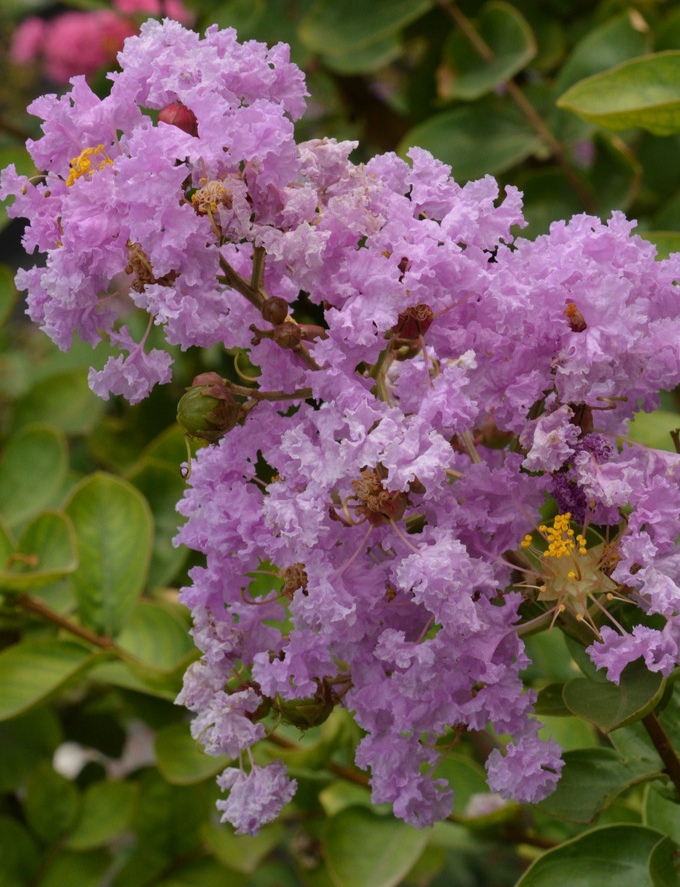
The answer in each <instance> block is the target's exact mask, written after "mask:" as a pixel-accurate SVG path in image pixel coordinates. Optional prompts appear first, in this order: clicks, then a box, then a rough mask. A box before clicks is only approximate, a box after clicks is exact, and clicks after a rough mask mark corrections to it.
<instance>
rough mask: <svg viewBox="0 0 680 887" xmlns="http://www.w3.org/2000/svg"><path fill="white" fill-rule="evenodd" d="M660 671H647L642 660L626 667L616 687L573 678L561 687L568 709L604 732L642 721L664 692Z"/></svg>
mask: <svg viewBox="0 0 680 887" xmlns="http://www.w3.org/2000/svg"><path fill="white" fill-rule="evenodd" d="M664 686H665V681H664V678H663V676H662V675H661V674H659V672H652V671H649V669H648V668H647V666H646V665H645V663H644V661H643V660H642V659H636V660H635V662H631V663H630V664H629V665H627V666H626V667H625V668H624V670H623V672H622V673H621V680H620V682H619V684H618V685H616V684H612V683H610V682H609V681H607V682H606V683H601V682H597V681H590V680H588V679H587V678H575V679H574V680H573V681H569V683H568V684H566V686H565V688H564V694H563V695H564V701H565V704H566V705H567V708H568V709H569V710H570V711H571V712H572V713H573V714H575V715H577V716H578V717H580V718H584V719H585V720H587V721H590V722H591V723H592V724H595V726H596V727H597V728H598V729H599V730H601V731H602V732H603V733H610V732H611V731H612V730H616V728H617V727H625V726H626V725H627V724H632V723H634V722H635V721H639V720H641V719H642V718H643V717H644V716H645V715H647V714H649V712H650V711H652V710H653V709H654V708H655V707H656V705H657V703H658V702H659V700H660V699H661V697H662V695H663V692H664Z"/></svg>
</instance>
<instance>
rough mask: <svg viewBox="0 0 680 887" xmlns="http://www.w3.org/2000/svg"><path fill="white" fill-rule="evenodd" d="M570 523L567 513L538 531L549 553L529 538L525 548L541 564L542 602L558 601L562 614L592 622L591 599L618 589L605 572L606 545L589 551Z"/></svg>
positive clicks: (539, 576)
mask: <svg viewBox="0 0 680 887" xmlns="http://www.w3.org/2000/svg"><path fill="white" fill-rule="evenodd" d="M570 522H571V514H570V513H569V512H566V513H565V514H558V515H557V516H556V517H555V519H554V520H553V523H552V526H547V525H546V524H542V525H541V526H540V527H539V528H538V529H539V532H540V533H541V535H542V536H543V538H544V539H545V541H546V543H547V548H546V549H545V551H540V550H538V549H536V548H535V547H534V545H533V540H532V537H531V535H529V534H527V535H526V536H525V537H524V539H523V540H522V542H521V547H522V548H524V549H530V553H531V555H532V561H533V562H535V563H537V567H538V569H537V570H536V571H535V575H536V578H537V579H538V581H539V583H540V585H539V586H538V600H540V601H555V602H556V605H557V610H558V611H559V612H564V610H569V611H571V612H572V613H573V614H574V615H575V616H576V618H577V619H579V620H582V619H586V621H590V620H589V618H588V603H589V599H590V600H592V599H593V598H594V596H595V595H596V594H605V595H611V594H614V592H616V590H617V585H616V583H615V582H614V581H613V580H612V579H610V577H609V576H608V575H607V574H606V573H605V572H604V569H603V567H605V566H606V564H605V561H606V558H605V554H606V545H605V543H604V542H601V543H599V544H596V545H591V547H590V548H589V547H588V545H587V543H586V538H585V536H584V535H583V534H582V533H577V532H576V531H575V530H574V529H572V527H571V525H570ZM530 572H534V571H533V570H532V571H530ZM534 587H536V586H534Z"/></svg>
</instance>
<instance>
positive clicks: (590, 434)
mask: <svg viewBox="0 0 680 887" xmlns="http://www.w3.org/2000/svg"><path fill="white" fill-rule="evenodd" d="M119 62H120V67H121V71H120V73H116V74H112V75H110V77H111V79H112V81H113V83H112V88H111V91H110V94H109V95H108V96H107V97H106V98H104V99H100V98H98V97H97V96H96V95H95V94H94V93H93V92H92V91H91V90H90V88H89V87H88V86H87V84H86V82H85V80H84V79H82V78H74V79H73V80H72V86H71V90H70V92H68V93H66V95H64V96H61V97H59V98H58V97H56V96H44V97H43V98H41V99H38V100H37V101H36V102H34V103H33V105H32V106H31V108H30V110H31V112H32V113H34V114H36V115H38V116H39V117H41V118H42V119H43V121H44V123H43V133H44V134H43V136H42V138H40V139H38V140H37V141H34V142H29V145H28V148H29V151H30V153H31V156H32V157H33V160H34V162H35V164H36V166H37V167H38V168H39V169H41V170H43V171H44V176H42V177H41V178H40V180H39V181H38V182H37V183H34V182H33V181H29V179H27V178H26V177H25V176H20V175H18V174H17V173H16V170H15V169H14V168H13V167H12V166H10V167H8V168H7V169H6V170H4V171H3V174H2V178H1V180H0V196H2V197H3V198H7V197H9V196H13V197H14V203H13V205H12V206H11V207H10V209H9V212H10V215H14V216H25V217H26V218H27V219H28V220H29V224H28V227H27V229H26V233H25V235H24V245H25V247H26V250H27V251H28V252H29V253H30V252H35V251H37V252H39V253H41V254H43V255H44V262H42V263H41V264H40V265H36V266H35V267H34V268H32V269H29V270H27V271H21V272H19V275H18V278H17V283H18V285H19V286H20V287H21V288H23V289H25V290H27V293H28V313H29V315H30V317H31V318H32V319H33V320H34V321H35V322H37V323H39V324H40V325H41V326H42V327H43V328H44V329H45V331H46V332H47V333H48V334H49V335H50V336H51V337H52V338H53V339H54V341H55V342H56V343H57V344H58V345H59V346H60V347H61V348H68V347H69V345H70V343H71V340H72V337H73V335H78V336H79V337H80V338H82V339H84V340H85V341H88V342H90V343H92V345H96V344H97V343H99V342H100V341H102V340H103V339H104V340H109V342H110V343H111V344H112V345H114V346H116V347H117V348H118V349H119V351H120V352H121V354H120V356H118V357H115V358H112V359H110V360H109V362H108V363H107V364H106V366H105V367H104V369H103V370H101V371H98V372H97V371H94V370H93V371H92V372H91V375H90V384H91V386H92V387H93V389H94V390H95V391H96V392H97V393H99V394H100V395H102V396H103V397H108V396H109V394H110V393H114V394H123V395H124V396H125V397H127V398H128V399H129V400H130V401H131V402H133V403H134V402H137V401H139V400H141V399H142V398H144V397H145V396H146V395H147V394H148V393H149V391H150V389H151V388H152V387H153V385H155V384H156V383H157V382H166V381H167V380H168V379H169V378H170V375H171V364H172V361H171V358H170V355H169V354H168V352H166V351H165V350H163V349H160V348H158V349H152V350H147V347H146V338H147V336H146V335H145V336H144V337H143V338H142V340H141V341H139V342H138V341H135V340H133V338H132V335H131V333H130V330H129V329H128V326H127V325H126V323H125V318H126V315H127V314H128V313H130V312H131V311H133V310H135V309H136V310H138V311H142V312H145V313H146V315H147V316H148V327H147V335H148V331H149V330H150V329H151V327H152V326H153V325H156V326H157V327H160V328H162V330H163V332H164V335H165V338H166V340H167V342H168V343H169V344H171V345H179V346H181V347H182V348H188V347H190V346H201V347H210V346H214V345H221V346H223V347H224V348H228V349H243V350H245V351H247V352H248V356H249V359H250V361H251V363H252V364H254V365H256V366H257V367H259V370H260V374H259V376H258V377H257V382H256V384H255V381H253V382H252V383H250V384H241V381H232V380H230V379H221V378H220V377H219V376H217V374H215V373H207V374H203V375H202V376H200V377H197V379H196V380H195V384H194V386H193V387H192V388H191V389H190V391H189V392H188V393H187V395H186V396H185V398H183V402H182V404H180V411H179V418H180V421H181V422H182V424H183V425H184V427H185V429H186V430H187V432H188V433H189V434H191V435H192V436H194V437H196V438H198V439H202V440H203V441H204V442H206V443H209V444H211V445H210V446H204V447H202V448H200V449H199V451H198V454H197V456H196V458H195V460H194V463H193V465H192V469H191V476H190V480H189V483H188V486H187V490H186V493H185V496H184V498H183V499H182V501H181V502H180V504H179V511H180V512H181V514H182V515H184V516H185V517H186V522H185V523H184V525H183V526H182V528H181V530H180V532H179V536H178V541H179V542H181V543H183V544H185V545H187V546H189V547H191V548H193V549H196V550H197V551H200V552H202V553H203V554H204V555H205V556H206V566H205V567H202V568H195V569H194V570H193V572H192V577H191V578H192V585H191V586H190V587H188V588H185V589H184V590H183V591H182V600H183V601H184V603H185V604H186V606H187V607H189V608H190V609H191V611H192V614H193V620H194V627H193V637H194V640H195V642H196V644H197V645H198V647H199V648H200V649H201V651H202V657H201V659H200V660H199V661H197V662H195V663H194V664H193V665H191V666H190V668H189V670H188V672H187V674H186V678H185V684H184V689H183V690H182V693H181V694H180V697H179V701H180V702H181V703H183V704H184V705H185V706H187V707H188V708H189V709H190V710H191V711H193V712H195V719H194V721H193V727H192V729H193V733H194V735H195V737H196V738H197V739H199V740H200V742H201V743H202V744H203V745H204V747H205V748H206V750H207V751H208V753H210V754H214V755H220V754H225V755H228V756H229V757H230V758H232V759H233V760H234V761H235V762H236V764H235V766H230V767H228V768H227V769H226V770H225V771H224V773H223V774H222V775H221V776H220V777H219V779H218V782H219V785H220V787H221V788H222V789H223V790H224V791H225V792H229V794H228V797H227V799H226V800H224V801H221V802H220V804H219V806H220V809H221V810H222V812H223V816H224V818H225V819H226V820H228V821H229V822H231V823H233V824H234V825H235V826H236V829H237V832H238V833H241V834H253V833H255V832H256V831H257V830H258V829H259V828H260V827H261V826H262V824H264V823H266V822H269V821H271V820H272V819H274V818H275V817H276V816H277V815H278V813H279V812H280V810H281V808H282V806H283V805H284V804H286V803H287V802H288V801H290V799H291V798H292V797H293V794H294V789H295V784H294V781H291V780H290V779H289V777H288V775H287V773H286V770H285V767H284V765H283V764H282V763H281V762H280V761H278V760H273V761H272V760H271V759H267V758H263V757H262V756H260V755H259V753H258V750H257V749H256V750H255V751H252V749H253V747H254V746H255V745H256V744H257V743H258V742H259V741H260V740H262V739H263V738H265V737H266V735H267V733H268V732H271V731H272V730H274V729H275V728H276V726H277V724H278V723H280V722H281V721H283V722H285V723H289V724H293V725H295V726H297V727H300V728H301V729H304V728H307V727H311V726H314V725H317V724H320V723H322V722H323V720H324V719H325V718H327V717H328V716H329V715H330V713H331V712H332V710H333V709H334V708H335V707H336V706H338V705H342V706H344V707H345V708H346V709H348V710H349V711H350V712H352V713H353V716H354V718H355V720H356V723H357V724H358V725H359V727H360V728H361V731H362V738H361V741H360V743H359V746H358V748H357V751H356V763H357V765H358V766H360V767H363V768H366V769H368V770H370V774H371V787H372V797H373V800H374V801H375V802H376V803H378V802H389V803H391V804H392V805H393V809H394V812H395V814H396V815H397V816H399V817H402V818H403V819H404V820H405V821H407V822H408V823H411V824H413V825H415V826H418V827H422V826H427V825H430V824H431V823H433V822H434V821H436V820H438V819H442V818H445V817H446V816H448V815H449V814H450V812H451V810H452V788H451V787H450V786H449V785H448V783H447V782H446V781H445V780H444V779H443V778H439V777H437V774H436V772H435V771H436V767H437V764H438V762H439V760H440V751H439V749H440V748H444V749H445V748H447V747H448V746H449V745H450V744H452V743H453V742H455V741H456V739H457V737H458V736H459V735H460V734H462V733H464V732H465V731H477V730H487V729H489V728H490V729H491V730H492V731H493V735H494V737H496V739H495V741H496V748H495V749H494V750H493V751H492V752H491V754H490V755H489V757H488V760H487V772H488V781H489V785H490V788H491V789H492V791H494V792H497V793H498V794H500V795H501V796H502V797H503V798H512V799H515V800H518V801H522V802H537V801H539V800H541V799H543V798H545V797H546V796H547V795H548V794H549V793H550V792H551V791H553V789H554V788H555V786H556V784H557V782H558V780H559V776H560V770H561V767H562V762H561V759H560V750H559V748H558V747H557V745H556V743H555V742H554V741H552V740H544V739H542V738H540V737H539V734H538V731H539V729H540V726H541V725H540V722H539V721H538V720H537V719H536V717H535V716H534V715H533V706H534V702H535V693H534V692H533V691H531V690H527V689H525V687H524V684H523V681H522V674H521V673H522V670H523V669H525V668H526V666H527V665H528V662H529V660H528V656H527V653H526V651H525V647H524V643H523V640H522V634H523V628H524V627H525V624H526V621H527V618H528V617H527V616H526V615H523V610H522V607H523V606H524V604H525V603H526V602H532V605H533V607H534V608H538V609H539V611H542V612H543V615H542V616H541V617H539V623H538V627H540V626H541V625H542V626H543V627H546V628H548V627H550V626H552V625H558V626H561V627H565V628H567V629H569V630H570V631H571V632H572V633H579V632H580V633H581V636H582V637H583V636H585V637H586V638H587V640H586V641H585V642H584V643H585V644H586V645H588V646H589V651H590V654H591V656H592V658H593V661H594V662H595V663H596V664H597V665H598V666H601V667H602V668H605V669H606V671H607V674H608V677H609V679H610V680H613V681H618V680H619V677H620V674H621V671H622V670H623V668H624V667H625V666H626V665H627V664H628V663H629V662H631V661H633V660H634V659H636V658H638V657H639V656H644V659H645V662H646V664H647V666H648V668H650V669H652V670H657V671H660V672H662V673H663V674H668V673H669V672H670V670H671V669H672V668H673V667H674V666H675V665H676V664H677V663H678V662H679V661H680V654H679V649H678V648H679V646H680V621H679V614H680V587H679V584H680V551H679V550H678V546H677V543H676V539H677V537H678V533H679V531H680V525H679V523H678V515H679V514H680V483H679V480H680V457H677V456H674V455H671V454H669V453H659V452H656V451H650V450H647V449H645V448H643V447H640V446H638V445H636V444H633V443H630V442H628V441H627V440H626V431H627V423H628V420H629V419H630V418H631V417H632V416H633V415H634V413H635V412H636V411H638V410H651V409H653V408H654V407H655V406H656V404H657V392H658V391H659V390H660V389H669V388H672V387H674V386H675V385H677V384H678V383H679V382H680V298H679V293H678V288H677V283H676V281H677V280H678V279H679V277H680V259H678V257H677V256H675V257H671V258H670V259H668V260H666V261H655V252H654V248H653V247H652V246H651V245H650V244H648V243H646V242H645V241H643V240H642V239H640V238H639V237H637V236H635V235H633V234H632V227H633V225H632V223H631V222H629V221H627V220H626V219H625V217H624V216H623V215H622V214H620V213H614V214H613V215H612V217H611V218H610V219H609V220H608V221H607V222H602V221H601V220H600V219H598V218H594V217H591V216H587V215H581V216H577V217H575V218H574V219H572V220H571V221H568V222H556V223H555V224H554V225H553V226H552V227H551V229H550V233H549V234H547V235H545V236H542V237H539V238H537V240H536V241H535V242H530V241H528V240H523V239H521V238H517V239H515V238H514V236H513V233H512V232H513V231H514V230H518V229H521V227H522V226H523V225H524V224H525V223H524V220H523V217H522V208H521V195H520V194H519V192H518V191H517V190H516V189H514V188H512V187H508V188H506V189H505V193H504V194H503V195H499V190H498V186H497V183H496V182H495V181H494V180H493V179H492V178H491V177H490V176H487V177H485V178H484V179H482V180H480V181H476V182H470V183H468V184H466V185H465V186H464V187H461V186H460V185H459V184H457V183H456V182H455V181H454V180H453V179H452V178H451V174H450V173H451V171H450V169H449V168H448V167H446V166H445V165H443V164H442V163H440V162H438V161H437V160H435V159H434V158H433V157H432V156H431V155H430V154H428V153H427V152H426V151H423V150H420V149H416V148H414V149H412V150H411V151H410V152H409V154H408V160H404V159H400V158H399V157H397V156H396V155H394V154H386V155H383V156H379V157H376V158H374V159H373V160H371V161H370V162H368V163H366V164H360V165H355V164H354V163H353V162H352V161H351V160H350V154H351V152H352V150H353V148H354V147H355V144H354V143H352V142H340V143H338V142H336V141H334V140H331V139H322V140H314V141H311V142H303V143H297V142H296V140H295V134H294V126H293V124H294V121H295V120H296V119H298V118H299V117H300V116H301V115H302V113H303V111H304V108H305V94H306V93H305V84H304V79H303V77H302V74H301V72H300V71H299V69H298V68H297V67H296V66H295V65H293V64H291V62H290V61H289V55H288V48H287V47H286V46H284V45H277V46H275V47H273V48H271V49H269V48H267V47H266V46H265V45H263V44H260V43H255V42H248V43H245V44H239V43H238V42H237V40H236V35H235V33H234V31H233V30H225V31H219V30H218V29H217V28H216V27H212V28H210V29H208V31H207V32H206V34H205V36H204V37H203V38H201V37H199V35H197V34H195V33H192V32H191V31H188V30H186V29H184V28H183V27H182V26H181V25H180V24H178V23H177V22H172V21H165V22H163V23H162V24H160V23H157V22H153V21H151V22H148V23H147V24H146V25H144V26H143V28H142V30H141V33H140V35H139V36H135V37H131V38H129V39H128V40H127V41H126V44H125V47H124V49H123V51H122V52H121V53H120V55H119ZM236 378H237V377H236V376H234V379H236ZM546 515H550V517H549V518H548V517H546ZM263 572H264V573H267V574H268V575H269V584H268V585H267V586H266V587H267V588H268V589H269V590H267V591H262V588H263V586H262V583H261V582H259V584H258V583H257V582H255V580H254V577H255V578H256V579H258V578H259V579H260V580H261V579H262V577H261V574H262V573H263ZM622 606H623V607H625V608H627V609H626V612H627V613H630V612H634V613H636V614H637V616H636V617H633V618H632V619H631V617H630V616H629V617H628V620H629V623H631V624H633V625H634V628H633V629H632V630H627V629H625V628H624V627H623V626H622V625H621V623H620V621H619V620H618V619H617V618H616V615H615V614H616V613H617V612H619V610H620V608H621V607H622ZM617 608H618V609H617ZM648 615H654V616H655V618H656V619H657V622H656V623H655V624H656V625H658V617H659V616H660V617H662V620H661V621H662V622H663V625H664V627H663V628H658V627H657V628H651V627H649V626H648V625H647V624H645V619H646V618H647V616H648ZM536 627H537V625H534V626H533V628H536ZM503 737H505V739H503ZM507 737H509V738H507ZM438 741H439V742H440V744H439V745H438V744H437V743H438ZM268 760H269V763H267V761H268ZM453 788H454V789H455V786H454V787H453Z"/></svg>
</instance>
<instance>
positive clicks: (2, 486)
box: [0, 425, 68, 527]
mask: <svg viewBox="0 0 680 887" xmlns="http://www.w3.org/2000/svg"><path fill="white" fill-rule="evenodd" d="M67 470H68V449H67V445H66V438H65V437H64V435H63V433H62V432H61V431H58V430H57V429H56V428H52V427H51V426H47V425H45V426H42V425H40V426H39V425H33V426H30V427H27V428H24V429H23V430H21V431H19V432H18V433H17V434H14V435H12V437H10V439H9V440H8V441H7V443H6V445H5V448H4V451H3V454H2V460H1V461H0V511H1V512H2V516H3V517H4V518H5V520H6V521H7V523H8V524H9V526H10V527H16V526H17V525H19V524H21V523H22V522H23V521H26V520H28V519H29V518H31V517H33V516H34V515H36V514H38V513H39V512H41V511H42V510H43V509H44V508H47V507H49V506H50V505H52V504H53V501H54V497H55V496H56V494H57V493H58V492H59V490H60V489H61V487H62V485H63V483H64V480H65V478H66V472H67Z"/></svg>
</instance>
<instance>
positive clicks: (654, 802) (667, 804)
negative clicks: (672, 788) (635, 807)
mask: <svg viewBox="0 0 680 887" xmlns="http://www.w3.org/2000/svg"><path fill="white" fill-rule="evenodd" d="M642 813H643V816H644V820H643V821H644V824H645V825H646V826H648V827H649V828H654V829H656V830H657V831H658V832H661V834H663V835H668V837H669V838H672V839H673V840H674V841H675V843H676V844H680V804H678V800H677V798H676V797H673V796H669V794H668V793H665V792H664V791H663V789H662V788H661V786H660V785H659V784H658V783H652V784H651V785H648V786H647V788H646V791H645V801H644V806H643V810H642Z"/></svg>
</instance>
